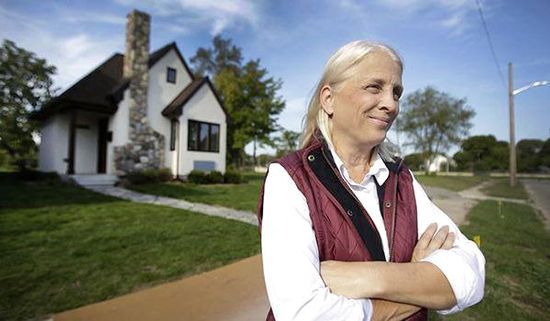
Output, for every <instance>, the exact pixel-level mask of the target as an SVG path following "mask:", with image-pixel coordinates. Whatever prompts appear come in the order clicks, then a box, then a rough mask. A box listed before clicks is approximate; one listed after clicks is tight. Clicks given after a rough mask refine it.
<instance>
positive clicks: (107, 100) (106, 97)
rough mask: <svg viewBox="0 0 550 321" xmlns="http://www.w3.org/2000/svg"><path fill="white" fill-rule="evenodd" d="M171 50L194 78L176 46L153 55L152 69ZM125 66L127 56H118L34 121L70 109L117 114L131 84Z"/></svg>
mask: <svg viewBox="0 0 550 321" xmlns="http://www.w3.org/2000/svg"><path fill="white" fill-rule="evenodd" d="M171 49H175V51H176V53H177V55H178V56H179V58H180V59H181V61H182V62H183V65H184V67H185V68H186V70H187V71H188V72H189V74H190V75H191V77H193V74H192V73H191V70H190V69H189V67H188V66H187V64H186V62H185V60H184V59H183V57H182V56H181V53H180V52H179V50H178V48H177V46H176V43H175V42H172V43H169V44H167V45H166V46H164V47H162V48H160V49H158V50H156V51H154V52H152V53H151V54H150V55H149V68H151V67H152V66H153V65H154V64H155V63H156V62H157V61H159V60H160V59H161V58H162V57H163V56H164V55H166V54H167V53H168V52H169V51H170V50H171ZM123 64H124V55H122V54H120V53H115V54H114V55H112V56H111V57H109V58H108V59H107V60H106V61H104V62H103V63H102V64H101V65H99V66H98V67H97V68H96V69H94V70H92V71H91V72H90V73H89V74H87V75H86V76H84V77H83V78H82V79H80V80H79V81H78V82H76V83H75V84H74V85H72V86H71V87H69V89H67V90H65V91H64V92H63V93H61V94H60V95H59V96H57V97H55V98H53V99H52V100H50V101H49V102H47V103H46V104H45V105H44V106H43V107H42V108H41V109H40V110H39V111H37V112H36V113H34V114H33V115H32V116H31V117H32V118H33V119H36V120H45V119H47V118H48V117H49V116H51V115H53V114H55V113H58V112H61V111H64V110H67V109H86V110H91V111H96V112H100V113H107V114H114V113H115V112H116V110H117V104H118V102H120V100H122V94H123V93H124V90H125V89H126V88H128V85H129V80H128V79H124V78H123V77H122V68H123Z"/></svg>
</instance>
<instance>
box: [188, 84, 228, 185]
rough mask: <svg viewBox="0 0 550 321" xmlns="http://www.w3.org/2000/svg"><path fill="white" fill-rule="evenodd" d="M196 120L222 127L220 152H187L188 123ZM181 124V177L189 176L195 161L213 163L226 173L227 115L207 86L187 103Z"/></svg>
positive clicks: (217, 168)
mask: <svg viewBox="0 0 550 321" xmlns="http://www.w3.org/2000/svg"><path fill="white" fill-rule="evenodd" d="M189 120H196V121H203V122H209V123H216V124H219V125H220V151H219V152H217V153H213V152H197V151H189V150H187V135H188V121H189ZM179 122H180V137H179V138H180V140H179V148H180V151H181V154H180V157H179V172H180V175H187V174H188V173H189V172H190V171H192V170H193V164H194V162H195V161H213V162H215V164H216V165H215V167H216V170H217V171H220V172H222V173H224V172H225V154H226V138H227V124H226V117H225V113H224V112H223V110H222V108H221V106H220V105H219V103H218V101H217V100H216V97H215V96H214V93H213V92H212V91H211V90H210V88H209V87H208V85H207V84H204V85H203V86H202V87H201V89H199V90H198V91H197V92H196V93H195V95H194V96H193V98H191V99H190V100H189V102H187V104H186V105H185V107H184V108H183V113H182V115H181V117H180V119H179Z"/></svg>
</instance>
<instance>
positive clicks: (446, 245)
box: [441, 232, 455, 250]
mask: <svg viewBox="0 0 550 321" xmlns="http://www.w3.org/2000/svg"><path fill="white" fill-rule="evenodd" d="M454 243H455V233H453V232H450V233H449V234H447V238H446V239H445V242H443V245H441V248H442V249H444V250H450V249H451V248H452V247H453V245H454Z"/></svg>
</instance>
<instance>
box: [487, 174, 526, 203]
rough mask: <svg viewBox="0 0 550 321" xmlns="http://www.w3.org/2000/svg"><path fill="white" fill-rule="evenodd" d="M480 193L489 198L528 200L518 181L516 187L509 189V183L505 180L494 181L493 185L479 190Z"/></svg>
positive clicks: (523, 188)
mask: <svg viewBox="0 0 550 321" xmlns="http://www.w3.org/2000/svg"><path fill="white" fill-rule="evenodd" d="M481 191H482V192H484V193H485V194H487V195H489V196H496V197H506V198H518V199H527V198H529V197H528V195H527V191H525V187H524V186H523V184H522V183H521V181H518V182H517V184H516V186H514V187H510V181H509V180H508V179H507V178H506V179H503V178H501V179H495V182H494V184H492V185H490V186H488V187H485V188H483V189H481Z"/></svg>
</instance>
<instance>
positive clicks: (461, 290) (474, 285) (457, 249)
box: [413, 179, 485, 314]
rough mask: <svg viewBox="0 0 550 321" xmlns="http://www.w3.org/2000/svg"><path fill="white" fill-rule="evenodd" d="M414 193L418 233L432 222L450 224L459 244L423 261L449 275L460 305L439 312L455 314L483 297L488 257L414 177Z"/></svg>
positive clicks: (434, 253) (450, 228)
mask: <svg viewBox="0 0 550 321" xmlns="http://www.w3.org/2000/svg"><path fill="white" fill-rule="evenodd" d="M413 187H414V193H415V198H416V207H417V212H418V234H419V235H421V234H422V233H423V232H424V231H425V230H426V228H427V227H428V225H429V224H430V223H433V222H435V223H437V225H438V226H439V227H442V226H444V225H448V226H449V231H451V232H454V233H455V235H456V237H455V243H454V245H453V247H452V248H451V249H450V250H437V251H435V252H433V253H432V254H431V255H429V256H428V257H426V258H424V259H423V260H422V261H426V262H430V263H432V264H434V265H435V266H437V267H438V268H439V269H440V270H441V272H442V273H443V274H444V275H445V277H446V278H447V280H448V281H449V284H450V285H451V288H452V289H453V292H454V295H455V298H456V301H457V304H456V305H455V306H454V307H452V308H451V309H448V310H441V311H437V312H438V313H440V314H451V313H456V312H459V311H462V310H464V309H466V308H467V307H469V306H472V305H474V304H476V303H478V302H479V301H481V299H482V298H483V292H484V286H485V258H484V256H483V254H482V253H481V251H480V250H479V248H478V247H477V245H476V244H475V243H474V242H472V241H470V240H468V239H467V238H466V237H465V236H464V235H463V234H462V233H461V232H460V230H459V229H458V227H457V226H456V224H455V223H454V222H453V221H452V220H451V219H450V218H449V217H448V216H447V215H446V214H445V213H444V212H443V211H441V210H440V209H439V208H438V207H437V206H436V205H435V204H434V203H433V202H432V201H431V200H430V199H429V198H428V196H427V195H426V192H425V191H424V189H423V188H422V186H420V184H419V183H418V182H417V181H416V179H414V181H413Z"/></svg>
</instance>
